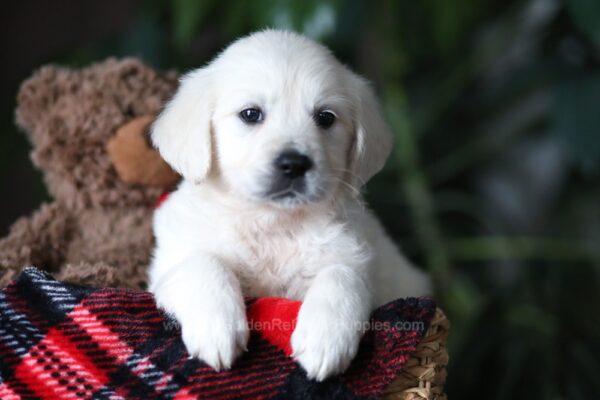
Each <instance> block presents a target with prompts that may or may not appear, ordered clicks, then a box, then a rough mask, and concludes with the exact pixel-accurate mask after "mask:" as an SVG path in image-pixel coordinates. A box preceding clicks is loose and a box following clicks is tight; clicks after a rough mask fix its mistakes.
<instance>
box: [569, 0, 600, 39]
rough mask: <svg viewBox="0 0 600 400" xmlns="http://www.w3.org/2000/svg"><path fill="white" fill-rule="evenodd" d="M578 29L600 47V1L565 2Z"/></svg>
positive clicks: (577, 0) (580, 0)
mask: <svg viewBox="0 0 600 400" xmlns="http://www.w3.org/2000/svg"><path fill="white" fill-rule="evenodd" d="M565 3H566V4H567V9H568V11H569V12H570V13H571V15H572V17H573V21H574V22H575V24H576V25H577V27H578V28H579V29H580V30H581V31H582V32H583V33H585V34H587V35H589V37H590V38H591V39H592V40H593V41H595V42H596V44H598V45H600V18H598V16H599V15H600V1H598V0H565Z"/></svg>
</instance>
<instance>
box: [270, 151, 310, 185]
mask: <svg viewBox="0 0 600 400" xmlns="http://www.w3.org/2000/svg"><path fill="white" fill-rule="evenodd" d="M274 164H275V168H276V169H277V170H278V171H280V172H281V173H282V174H283V175H284V176H285V177H286V178H289V179H294V178H299V177H301V176H304V174H305V173H306V171H308V170H309V169H311V168H312V166H313V162H312V161H311V159H310V158H308V157H307V156H305V155H304V154H300V153H298V152H297V151H296V150H287V151H284V152H283V153H281V154H280V155H279V156H278V157H277V158H276V159H275V163H274Z"/></svg>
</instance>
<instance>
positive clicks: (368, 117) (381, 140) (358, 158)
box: [350, 74, 392, 186]
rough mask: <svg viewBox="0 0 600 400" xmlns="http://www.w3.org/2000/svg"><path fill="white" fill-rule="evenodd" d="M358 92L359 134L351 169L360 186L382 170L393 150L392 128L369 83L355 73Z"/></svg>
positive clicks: (357, 118) (351, 158)
mask: <svg viewBox="0 0 600 400" xmlns="http://www.w3.org/2000/svg"><path fill="white" fill-rule="evenodd" d="M352 81H353V84H354V87H355V90H356V91H355V93H356V94H357V102H358V104H357V107H356V122H355V130H356V137H355V138H354V144H353V146H352V150H351V151H352V153H351V154H350V169H351V170H352V171H353V173H354V174H355V179H356V180H357V181H358V182H355V184H356V185H357V186H362V185H364V184H365V183H367V181H368V180H369V179H371V177H373V175H375V174H376V173H377V172H379V171H380V170H381V169H382V168H383V165H384V164H385V161H386V160H387V158H388V157H389V155H390V153H391V151H392V132H391V131H390V128H389V126H388V124H387V122H386V121H385V119H384V117H383V114H382V111H381V107H380V105H379V103H378V101H377V98H376V97H375V93H374V91H373V89H372V88H371V86H370V85H369V83H368V82H367V81H366V80H364V79H362V78H360V77H359V76H356V75H354V74H353V76H352Z"/></svg>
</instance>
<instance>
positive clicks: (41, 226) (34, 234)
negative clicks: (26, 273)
mask: <svg viewBox="0 0 600 400" xmlns="http://www.w3.org/2000/svg"><path fill="white" fill-rule="evenodd" d="M68 215H69V214H68V213H67V212H66V210H63V209H62V208H61V207H60V206H59V205H58V204H56V203H54V204H44V205H42V206H41V207H40V209H39V210H37V211H35V212H34V213H33V214H32V215H31V216H29V217H22V218H20V219H18V220H17V221H16V222H15V223H14V224H13V225H12V226H11V228H10V232H9V234H8V236H6V237H5V238H2V239H0V287H3V286H5V285H6V284H7V283H8V282H10V280H12V279H13V278H14V277H15V276H16V275H17V274H18V273H19V272H20V271H21V269H22V268H23V267H25V266H29V265H34V266H36V267H39V268H43V269H46V270H48V271H53V270H55V269H56V268H58V267H59V266H60V264H61V263H62V262H63V260H64V249H65V247H66V246H65V244H66V241H67V240H68V239H67V237H68V227H69V217H68Z"/></svg>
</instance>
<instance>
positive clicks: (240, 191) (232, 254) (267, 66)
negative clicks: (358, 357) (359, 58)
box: [150, 30, 429, 380]
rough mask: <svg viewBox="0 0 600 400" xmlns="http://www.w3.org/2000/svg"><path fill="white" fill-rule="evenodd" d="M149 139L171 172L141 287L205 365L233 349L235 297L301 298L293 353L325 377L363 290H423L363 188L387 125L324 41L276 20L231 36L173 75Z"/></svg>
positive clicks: (366, 296) (346, 339) (360, 313)
mask: <svg viewBox="0 0 600 400" xmlns="http://www.w3.org/2000/svg"><path fill="white" fill-rule="evenodd" d="M152 140H153V142H154V144H155V145H156V147H157V148H158V149H159V151H160V153H161V154H162V156H163V157H164V159H165V160H166V161H167V162H168V163H170V164H171V165H172V166H173V167H174V168H175V169H176V170H177V171H179V172H180V173H181V174H182V176H183V178H184V180H183V182H182V183H181V185H180V186H179V188H178V189H177V191H175V192H174V193H172V194H171V195H170V197H169V198H168V200H167V201H166V202H165V203H164V204H163V205H162V206H161V207H160V208H159V209H158V210H157V212H156V215H155V219H154V233H155V235H156V242H157V244H156V249H155V251H154V258H153V262H152V266H151V268H150V290H151V291H152V292H153V293H154V294H155V296H156V299H157V302H158V304H159V306H160V307H162V308H163V309H165V310H166V311H167V312H170V313H172V314H173V315H174V316H175V317H176V318H177V320H178V321H179V322H180V323H181V327H182V335H183V341H184V343H185V345H186V347H187V350H188V351H189V353H190V354H191V355H194V356H197V357H199V358H200V359H202V360H203V361H205V362H206V363H208V364H209V365H210V366H212V367H213V368H215V369H217V370H218V369H222V368H229V367H231V365H232V363H233V361H234V360H235V358H236V356H238V355H239V353H240V352H241V351H243V350H244V349H245V348H246V342H247V340H248V327H247V324H246V317H245V310H244V301H243V297H244V296H281V297H288V298H292V299H298V300H302V301H303V304H302V307H301V309H300V314H299V316H298V322H297V326H296V329H295V331H294V333H293V336H292V348H293V351H294V357H295V358H296V360H297V361H298V362H299V363H300V364H301V365H302V366H303V367H304V369H305V370H306V372H307V374H308V376H309V377H311V378H316V379H318V380H322V379H324V378H326V377H328V376H330V375H332V374H335V373H339V372H341V371H343V370H344V369H345V368H346V367H347V366H348V364H349V363H350V361H351V360H352V358H353V356H354V355H355V353H356V350H357V346H358V343H359V340H360V338H361V334H362V332H363V330H364V327H365V325H366V322H367V321H368V317H369V314H370V312H371V310H372V309H373V307H374V306H375V305H379V304H381V303H383V302H385V301H389V300H392V299H394V298H397V297H402V296H418V295H423V294H426V293H427V292H428V290H429V281H428V279H427V277H426V276H425V275H424V274H423V273H421V272H419V271H418V270H416V269H414V268H413V267H411V266H410V265H409V264H408V263H407V261H406V260H405V259H404V258H403V257H402V256H401V255H400V253H399V252H398V250H397V249H396V248H395V246H394V245H393V243H392V242H391V241H390V239H389V238H388V237H387V236H386V235H385V233H384V231H383V229H382V227H381V226H380V224H379V223H378V222H377V221H376V219H375V218H374V217H373V215H372V214H371V213H370V212H369V211H368V210H366V209H365V208H364V207H363V204H362V201H361V196H360V192H359V189H360V187H361V186H362V185H363V184H364V183H365V182H367V181H368V180H369V178H371V177H372V176H373V175H374V174H375V173H377V172H378V171H379V170H380V169H381V168H382V167H383V164H384V162H385V160H386V158H387V157H388V155H389V153H390V150H391V134H390V131H389V128H388V127H387V125H386V123H385V121H384V119H383V117H382V115H381V112H380V110H379V106H378V104H377V101H376V99H375V96H374V94H373V91H372V90H371V88H370V87H369V85H368V83H367V82H366V81H365V80H363V79H362V78H360V77H359V76H357V75H355V74H354V73H352V72H351V71H350V70H349V69H347V68H346V67H344V66H343V65H342V64H340V63H339V62H338V61H337V60H336V59H335V58H334V56H333V55H332V54H331V53H330V52H329V51H328V50H327V49H326V48H325V47H323V46H321V45H319V44H317V43H315V42H313V41H311V40H309V39H306V38H304V37H302V36H300V35H297V34H294V33H289V32H281V31H273V30H268V31H263V32H259V33H255V34H252V35H250V36H248V37H245V38H243V39H240V40H238V41H236V42H235V43H233V44H232V45H230V46H229V47H228V48H227V49H225V50H224V51H223V52H222V53H221V54H220V55H219V56H218V57H217V58H216V59H215V60H214V61H212V62H211V63H210V64H209V65H207V66H205V67H203V68H200V69H197V70H195V71H192V72H190V73H189V74H187V75H185V76H184V77H183V79H182V80H181V86H180V88H179V91H178V92H177V93H176V94H175V96H174V98H173V99H172V100H171V102H170V103H169V104H168V105H167V107H166V109H165V110H164V111H163V113H162V114H161V115H160V117H159V118H158V119H157V121H156V122H155V124H154V127H153V132H152Z"/></svg>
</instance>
